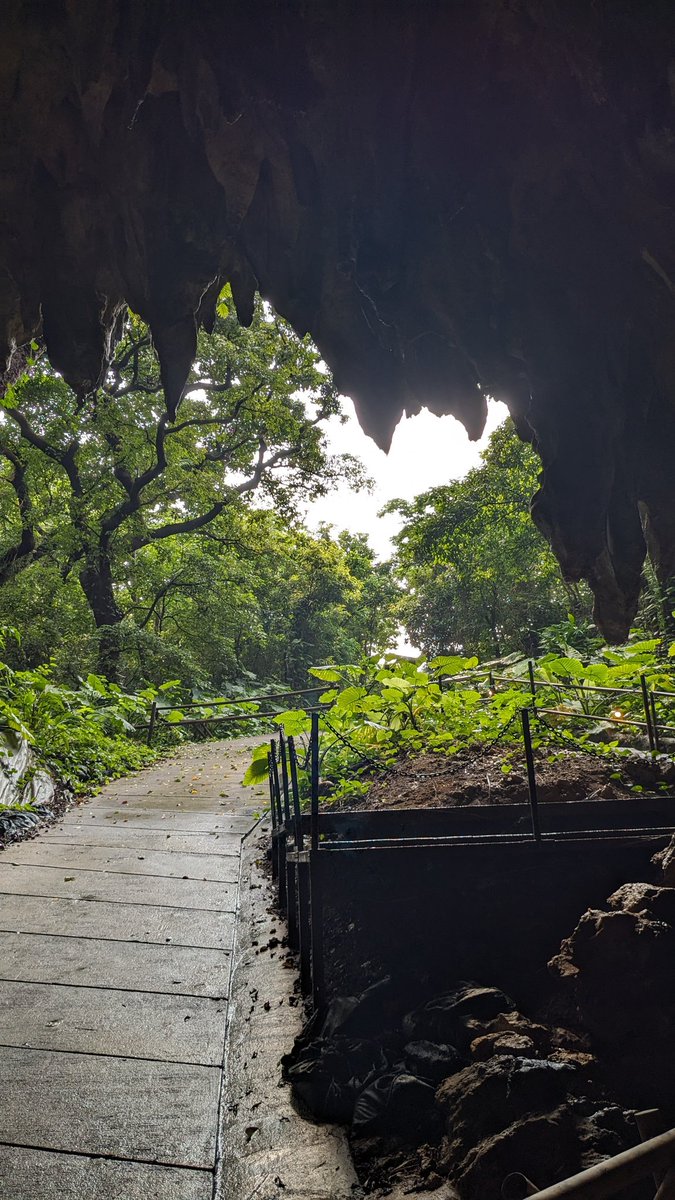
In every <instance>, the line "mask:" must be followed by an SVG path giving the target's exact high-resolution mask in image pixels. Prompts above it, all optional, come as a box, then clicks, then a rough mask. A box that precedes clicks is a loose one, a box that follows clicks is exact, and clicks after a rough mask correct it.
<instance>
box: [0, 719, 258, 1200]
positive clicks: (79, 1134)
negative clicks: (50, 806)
mask: <svg viewBox="0 0 675 1200" xmlns="http://www.w3.org/2000/svg"><path fill="white" fill-rule="evenodd" d="M250 746H251V739H250V738H249V739H241V740H240V741H231V742H215V743H213V742H212V743H208V744H206V745H199V746H189V747H183V748H182V749H181V750H180V751H178V752H177V754H176V755H174V756H172V758H171V759H170V760H167V761H165V762H164V763H162V764H159V765H157V766H155V767H151V768H149V769H147V770H145V771H143V772H141V773H140V774H139V775H137V776H135V777H133V778H131V779H127V780H122V781H118V782H117V783H114V784H111V785H109V786H108V787H107V788H105V789H104V790H103V791H102V792H101V794H100V795H99V796H98V797H96V798H95V799H94V800H92V801H90V802H88V803H86V804H84V805H81V806H78V808H76V809H74V810H73V811H71V812H70V813H68V814H67V815H66V816H65V818H64V819H63V820H62V821H60V822H59V823H58V824H57V825H54V826H52V827H50V828H49V829H48V830H47V831H46V832H45V833H43V834H42V835H41V836H40V837H38V838H36V839H34V840H32V841H29V842H24V843H21V844H19V845H17V846H10V847H9V848H8V849H7V850H5V851H4V852H3V853H2V854H0V1196H2V1198H3V1200H38V1198H40V1200H49V1198H51V1197H56V1196H58V1197H61V1198H62V1200H75V1198H77V1200H101V1198H105V1200H141V1198H142V1200H211V1198H212V1196H213V1194H214V1179H215V1174H216V1171H217V1164H218V1158H219V1154H220V1140H219V1133H218V1131H219V1125H220V1112H221V1108H222V1105H223V1090H222V1089H223V1061H224V1051H225V1045H226V1030H227V1022H228V996H229V992H230V983H231V968H232V962H233V952H234V938H235V927H236V922H237V914H238V908H239V880H240V861H241V846H242V837H243V836H244V835H245V834H246V832H247V831H248V830H250V829H251V827H252V826H253V824H254V823H255V817H254V813H255V810H256V808H257V807H259V806H260V805H261V803H262V802H263V800H264V796H263V794H262V793H261V791H258V792H257V793H256V791H255V790H253V789H244V788H242V787H241V784H240V779H241V776H242V774H243V770H244V767H245V763H246V761H247V759H248V758H249V756H250V754H249V751H250Z"/></svg>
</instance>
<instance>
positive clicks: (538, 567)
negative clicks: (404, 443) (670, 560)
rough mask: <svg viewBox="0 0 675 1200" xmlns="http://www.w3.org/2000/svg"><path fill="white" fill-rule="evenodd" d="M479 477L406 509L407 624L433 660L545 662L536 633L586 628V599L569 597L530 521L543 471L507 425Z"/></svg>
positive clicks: (402, 540) (401, 565)
mask: <svg viewBox="0 0 675 1200" xmlns="http://www.w3.org/2000/svg"><path fill="white" fill-rule="evenodd" d="M482 458H483V462H482V465H481V466H480V467H477V468H475V469H474V470H472V471H469V472H468V474H467V475H466V476H465V477H464V478H463V479H460V480H456V481H455V482H453V483H450V484H448V485H446V486H444V487H437V488H432V489H431V490H430V491H428V492H424V493H423V494H422V495H420V496H417V497H416V498H415V499H414V500H413V501H411V502H409V503H406V502H403V501H400V500H397V501H393V502H392V503H391V504H390V505H388V506H387V509H386V510H385V511H387V512H396V513H398V514H400V516H401V517H402V518H403V526H402V529H401V531H400V533H399V534H398V535H397V537H396V538H395V539H394V540H395V546H396V570H397V573H398V575H399V577H400V578H401V579H402V580H403V581H404V582H405V585H406V598H405V601H404V604H403V622H404V624H405V626H406V628H407V630H408V633H409V636H410V639H411V641H412V642H413V644H414V645H418V646H422V647H423V648H424V649H425V651H426V652H427V653H429V654H438V653H443V652H446V651H448V650H454V649H456V650H458V651H460V652H466V650H467V648H469V647H470V648H471V649H472V650H475V651H476V652H477V653H479V654H481V655H482V656H484V657H489V656H495V657H500V656H501V655H503V654H505V653H510V652H513V651H520V652H521V653H525V654H537V653H539V652H540V650H541V649H542V647H541V646H540V644H539V639H538V631H539V630H541V629H543V628H545V627H546V626H549V625H552V624H554V623H557V622H561V621H563V620H564V618H565V616H566V614H567V612H568V611H569V610H570V608H572V610H573V611H574V612H575V615H576V616H577V617H581V618H583V616H584V615H587V614H588V612H589V611H590V601H589V597H588V593H587V592H586V591H585V590H584V589H579V588H577V589H571V588H569V587H567V586H566V585H565V584H564V583H563V581H562V579H561V576H560V570H559V568H558V565H557V563H556V561H555V558H554V557H553V554H552V552H551V550H550V548H549V546H548V544H547V543H546V541H545V540H544V538H543V537H542V535H541V534H540V533H539V532H538V530H537V529H536V528H535V526H534V524H533V523H532V519H531V517H530V499H531V497H532V495H533V493H534V492H535V491H536V490H537V486H538V481H537V475H538V471H539V469H540V466H541V464H540V462H539V460H538V458H537V456H536V454H535V453H534V451H533V450H532V449H531V448H530V447H529V446H527V445H526V444H525V443H524V442H521V440H520V439H519V438H518V436H517V434H516V432H515V430H514V428H513V425H512V423H511V422H510V421H507V422H506V423H505V424H504V425H502V426H501V427H500V428H499V429H497V430H496V431H495V433H493V435H492V437H491V438H490V442H489V445H488V447H487V449H486V450H485V451H484V452H483V455H482Z"/></svg>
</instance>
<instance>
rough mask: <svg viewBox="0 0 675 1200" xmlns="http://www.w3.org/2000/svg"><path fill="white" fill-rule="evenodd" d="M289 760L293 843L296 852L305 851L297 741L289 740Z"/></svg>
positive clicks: (290, 738)
mask: <svg viewBox="0 0 675 1200" xmlns="http://www.w3.org/2000/svg"><path fill="white" fill-rule="evenodd" d="M288 760H289V764H290V768H291V796H292V798H293V822H294V835H293V841H294V843H295V848H296V850H303V849H304V844H305V839H304V834H303V832H302V810H301V808H300V788H299V786H298V755H297V751H296V749H295V739H294V738H292V737H289V739H288Z"/></svg>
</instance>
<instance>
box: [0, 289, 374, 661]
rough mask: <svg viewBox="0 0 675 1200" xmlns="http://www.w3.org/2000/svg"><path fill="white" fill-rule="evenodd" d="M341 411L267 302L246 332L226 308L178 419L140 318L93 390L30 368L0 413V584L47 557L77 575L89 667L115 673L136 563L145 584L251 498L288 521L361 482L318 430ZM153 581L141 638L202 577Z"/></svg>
mask: <svg viewBox="0 0 675 1200" xmlns="http://www.w3.org/2000/svg"><path fill="white" fill-rule="evenodd" d="M339 411H340V403H339V399H338V396H337V394H336V391H335V388H334V386H333V383H332V380H331V378H330V375H329V374H328V373H327V372H326V371H325V369H324V368H323V367H322V364H321V362H320V360H319V358H318V354H317V352H316V350H315V349H314V347H313V346H312V345H311V343H310V342H309V341H308V340H307V339H298V338H297V337H296V336H295V335H294V334H293V332H292V331H291V329H290V327H289V326H288V325H286V324H285V322H283V321H282V320H281V319H280V318H277V317H275V316H274V315H273V314H272V313H271V312H270V310H269V309H268V308H267V306H265V305H264V304H262V303H258V305H257V307H256V311H255V314H254V319H253V323H252V325H251V327H250V328H249V329H244V328H242V327H241V326H240V325H239V324H238V322H237V320H236V318H235V317H234V316H233V315H231V314H230V312H229V311H228V306H227V303H226V300H224V301H222V302H221V305H220V306H219V316H218V318H217V322H216V327H215V330H214V332H213V334H211V335H207V334H202V335H200V339H199V344H198V352H197V358H196V362H195V366H194V368H193V370H192V372H191V375H190V379H189V382H188V385H187V388H186V390H185V394H184V397H183V399H182V402H181V404H180V405H179V408H178V411H177V412H176V413H169V412H168V411H167V410H166V407H165V405H164V403H163V395H162V386H161V381H160V378H159V370H158V366H157V363H156V359H155V355H154V353H153V348H152V344H151V339H150V335H149V332H148V330H147V328H146V327H145V326H144V325H143V324H142V323H140V322H139V321H138V320H137V319H134V318H131V319H130V320H129V321H128V324H127V327H126V330H125V336H124V338H123V340H122V342H121V344H120V346H119V348H118V352H117V354H116V357H115V359H114V361H113V363H112V365H111V368H110V370H109V373H108V376H107V379H106V380H105V382H104V384H103V386H102V387H101V388H99V390H98V391H97V392H96V393H95V394H94V395H93V396H90V397H86V398H84V399H83V398H81V397H78V396H76V395H75V394H74V393H73V392H72V391H71V390H70V389H69V388H68V387H67V385H66V384H65V383H64V381H63V380H62V379H61V378H60V377H59V376H58V375H57V374H56V373H55V372H54V371H53V370H52V369H51V368H50V367H49V366H48V364H47V363H46V362H45V361H44V360H40V361H37V362H34V363H32V364H31V365H30V366H29V369H28V370H27V372H26V374H25V375H24V376H23V378H22V379H21V380H19V382H18V383H17V384H16V385H15V386H14V387H13V388H12V389H10V390H9V391H8V392H7V393H6V394H5V397H4V399H3V401H2V403H1V405H0V460H4V464H5V470H4V472H2V474H1V475H0V509H1V511H2V517H3V534H2V539H1V540H0V584H2V583H6V582H7V581H8V580H10V579H12V578H13V577H14V576H16V574H17V572H18V571H20V570H21V569H23V568H25V567H26V566H28V565H29V564H34V563H36V562H37V561H40V560H46V561H48V562H49V563H51V564H52V565H53V566H54V567H55V568H56V569H57V571H58V573H59V575H60V577H61V579H62V580H69V579H71V578H73V577H74V578H75V579H76V580H77V582H78V584H79V588H80V589H81V592H82V594H83V596H84V598H85V600H86V604H87V606H88V608H89V610H90V612H91V616H92V618H93V622H94V625H95V628H96V630H97V631H98V645H99V656H98V669H99V670H100V671H101V672H102V673H104V674H106V675H107V676H108V677H109V678H113V679H114V678H115V677H116V675H117V671H118V666H119V658H120V653H121V645H120V629H119V627H120V626H121V624H122V622H123V620H124V616H125V611H124V607H123V603H122V598H121V596H122V593H123V592H124V590H125V587H126V583H127V580H128V579H129V577H130V575H132V574H133V570H134V565H135V562H136V560H137V557H138V556H139V554H141V553H144V559H143V569H144V571H145V574H146V577H149V575H150V574H151V573H152V570H153V555H152V553H151V552H150V551H151V548H155V549H156V548H158V547H160V546H163V545H165V544H167V543H168V542H171V541H175V540H176V539H179V538H183V537H186V536H189V535H195V534H201V533H204V532H206V531H210V532H212V534H213V537H214V538H217V537H218V536H219V534H218V530H219V522H221V521H222V520H223V518H224V517H225V516H226V514H228V513H229V512H230V511H232V510H235V509H237V510H240V509H242V508H243V507H245V506H246V505H247V503H249V502H250V500H251V497H252V496H254V495H255V496H256V497H257V503H258V504H265V505H268V506H274V507H275V508H276V509H277V511H278V512H280V513H282V514H283V513H285V514H290V513H292V512H293V510H294V505H295V503H296V501H297V499H298V498H299V497H300V496H302V497H303V499H306V498H307V497H312V496H316V495H319V494H322V493H323V492H325V491H326V490H327V489H328V488H330V487H331V485H332V484H333V482H334V481H336V480H337V479H339V478H344V477H345V476H346V477H347V478H349V479H350V480H351V481H352V482H353V483H354V485H355V486H360V485H361V484H362V483H363V482H364V479H363V473H362V470H361V468H360V465H359V464H358V463H357V462H356V460H355V459H353V458H351V457H350V456H346V455H344V456H340V457H338V458H331V457H330V456H329V455H328V453H327V450H326V445H325V440H324V435H323V432H322V422H323V421H324V420H325V419H326V418H328V417H330V416H332V415H334V414H336V413H339ZM260 549H261V550H263V551H264V549H265V548H264V547H261V548H260ZM154 562H155V565H156V564H157V560H156V559H155V560H154ZM159 575H161V576H162V578H161V579H159V578H157V579H156V581H155V591H154V594H153V595H152V599H151V600H150V602H149V605H148V607H147V609H146V611H145V612H144V613H143V614H142V615H141V616H140V617H139V616H138V614H136V623H137V627H138V629H140V630H143V629H144V628H147V627H148V626H149V625H150V624H151V623H152V622H153V621H154V622H155V625H156V624H157V622H158V621H159V622H160V623H161V620H162V613H163V611H164V607H165V605H164V601H165V599H166V598H167V597H168V596H169V595H170V594H171V593H173V594H174V595H175V594H176V593H177V592H179V591H181V590H185V591H189V590H190V589H194V588H195V587H197V586H198V583H199V580H198V578H196V577H194V576H191V574H190V569H189V566H188V564H187V563H185V562H184V563H182V564H180V565H178V566H177V568H176V570H173V571H172V572H170V573H169V574H167V573H166V572H163V571H161V570H160V571H159ZM148 582H149V579H148ZM149 591H150V589H149V588H146V592H149Z"/></svg>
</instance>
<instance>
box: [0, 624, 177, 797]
mask: <svg viewBox="0 0 675 1200" xmlns="http://www.w3.org/2000/svg"><path fill="white" fill-rule="evenodd" d="M14 637H16V634H15V632H14V631H13V630H10V629H5V630H4V631H1V632H0V648H2V647H4V646H5V645H6V643H7V642H8V641H9V640H10V639H11V638H14ZM156 695H157V693H156V691H154V689H146V690H145V691H143V692H139V693H138V694H137V695H129V694H127V693H125V692H123V691H122V690H121V688H119V687H118V686H117V685H116V684H114V683H109V682H108V681H107V680H105V679H103V678H102V677H101V676H99V675H88V676H87V678H86V679H85V680H83V681H82V682H81V684H80V686H79V687H78V688H68V687H63V686H61V685H59V684H56V683H55V682H54V681H53V678H52V668H51V665H50V664H46V665H44V666H41V667H37V668H36V669H34V670H32V671H15V670H13V669H12V668H11V667H10V666H8V664H7V663H6V662H3V661H0V731H4V732H5V733H6V734H9V735H10V737H11V736H12V735H14V736H18V737H22V738H24V739H25V740H26V741H27V742H28V743H29V745H30V746H31V748H32V750H33V755H34V758H35V762H36V764H37V765H39V766H41V767H44V768H45V769H46V770H48V771H50V772H51V774H52V775H54V776H55V778H56V779H57V780H59V781H60V782H61V783H62V784H65V785H66V786H68V787H71V788H73V789H74V790H75V791H76V792H83V791H86V790H89V789H90V788H91V787H95V786H98V785H100V784H102V783H105V781H106V780H107V779H111V778H115V777H117V776H119V775H123V774H124V773H125V772H127V771H133V770H136V769H138V768H139V767H142V766H144V765H145V764H146V763H148V762H150V761H152V760H153V758H155V757H156V753H155V752H154V751H152V750H149V749H148V748H147V746H145V745H143V744H142V743H141V742H140V741H138V740H134V739H135V737H136V736H137V734H138V732H139V727H140V726H142V725H143V724H144V723H145V722H147V719H148V712H149V707H150V704H151V703H152V700H153V699H154V697H155V696H156Z"/></svg>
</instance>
